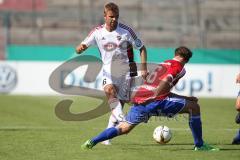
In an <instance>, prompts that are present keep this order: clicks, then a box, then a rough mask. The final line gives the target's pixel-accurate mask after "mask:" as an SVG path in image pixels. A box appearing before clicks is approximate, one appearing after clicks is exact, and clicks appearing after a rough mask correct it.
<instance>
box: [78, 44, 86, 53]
mask: <svg viewBox="0 0 240 160" xmlns="http://www.w3.org/2000/svg"><path fill="white" fill-rule="evenodd" d="M87 48H88V47H87V45H85V44H80V45H78V46H77V47H76V53H77V54H81V53H82V52H83V51H85V50H86V49H87Z"/></svg>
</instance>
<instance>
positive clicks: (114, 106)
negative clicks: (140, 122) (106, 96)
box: [108, 98, 125, 122]
mask: <svg viewBox="0 0 240 160" xmlns="http://www.w3.org/2000/svg"><path fill="white" fill-rule="evenodd" d="M108 103H109V105H110V108H111V111H112V115H113V116H114V118H116V119H117V121H119V122H121V121H124V120H125V117H124V114H123V107H122V105H121V103H120V101H119V100H118V99H117V98H112V99H110V100H109V101H108Z"/></svg>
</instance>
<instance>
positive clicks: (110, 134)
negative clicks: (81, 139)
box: [91, 127, 119, 145]
mask: <svg viewBox="0 0 240 160" xmlns="http://www.w3.org/2000/svg"><path fill="white" fill-rule="evenodd" d="M118 135H119V129H118V128H115V127H111V128H107V129H105V130H104V131H103V132H102V133H100V134H99V135H98V136H96V137H94V138H93V139H91V141H92V142H93V144H94V145H96V144H97V143H99V142H102V141H105V140H107V139H112V138H114V137H117V136H118Z"/></svg>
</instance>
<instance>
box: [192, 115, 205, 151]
mask: <svg viewBox="0 0 240 160" xmlns="http://www.w3.org/2000/svg"><path fill="white" fill-rule="evenodd" d="M189 127H190V129H191V131H192V136H193V139H194V144H195V146H196V147H201V146H202V145H203V139H202V122H201V117H200V115H199V116H191V117H190V118H189Z"/></svg>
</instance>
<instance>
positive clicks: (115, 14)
mask: <svg viewBox="0 0 240 160" xmlns="http://www.w3.org/2000/svg"><path fill="white" fill-rule="evenodd" d="M118 18H119V8H118V6H117V5H116V4H114V3H108V4H106V5H105V6H104V20H105V24H103V25H100V26H98V27H96V28H95V29H93V30H92V31H91V32H90V34H89V35H88V36H87V37H86V39H85V40H84V41H83V42H81V44H80V45H78V46H77V47H76V52H77V53H79V54H80V53H82V52H83V51H85V50H86V49H87V48H88V47H89V46H91V45H97V46H98V49H99V51H100V53H101V59H102V62H103V81H102V84H103V90H104V92H105V94H106V96H107V98H108V103H109V106H110V108H111V111H112V114H111V116H110V118H109V123H108V127H107V128H111V127H114V126H115V125H116V124H118V122H120V121H123V120H124V115H123V111H122V106H123V101H120V100H119V99H121V100H127V101H129V95H127V94H126V93H129V92H126V91H125V88H127V89H128V88H129V87H130V85H131V84H130V83H131V77H133V76H136V75H137V72H136V69H135V71H134V68H136V67H135V65H134V64H135V63H133V62H134V61H133V47H134V48H136V49H138V50H139V51H140V55H141V62H142V68H141V73H142V77H143V79H146V77H147V66H146V61H147V56H146V55H147V51H146V48H145V46H144V45H143V43H142V41H141V40H140V39H139V38H138V36H137V35H136V34H135V32H134V31H133V30H132V29H131V28H130V27H129V26H127V25H125V24H123V23H120V22H118ZM114 56H116V57H118V58H119V57H120V58H121V61H122V63H121V65H124V66H127V67H130V71H129V68H128V70H126V72H125V73H122V74H121V75H119V74H120V73H118V75H117V77H114V76H113V75H112V73H113V72H112V71H111V69H112V68H111V63H112V61H114V60H113V57H114ZM126 74H127V77H126ZM126 78H128V81H126V80H125V79H126ZM116 88H118V91H117V90H116ZM104 144H106V145H108V144H110V142H109V141H105V143H104Z"/></svg>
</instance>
